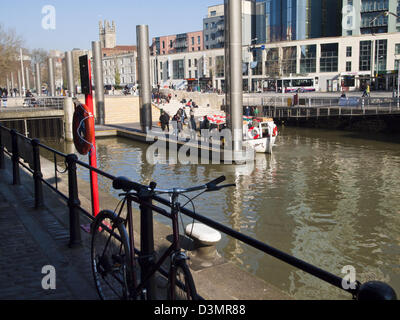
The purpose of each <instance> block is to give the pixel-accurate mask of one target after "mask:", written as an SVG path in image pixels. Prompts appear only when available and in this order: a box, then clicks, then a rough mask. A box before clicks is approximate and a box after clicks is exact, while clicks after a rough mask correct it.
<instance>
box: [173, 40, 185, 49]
mask: <svg viewBox="0 0 400 320" xmlns="http://www.w3.org/2000/svg"><path fill="white" fill-rule="evenodd" d="M187 47H188V44H187V41H176V42H175V43H174V48H175V49H184V48H187Z"/></svg>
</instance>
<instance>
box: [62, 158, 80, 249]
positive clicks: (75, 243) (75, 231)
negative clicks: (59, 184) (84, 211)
mask: <svg viewBox="0 0 400 320" xmlns="http://www.w3.org/2000/svg"><path fill="white" fill-rule="evenodd" d="M66 160H67V168H68V195H69V196H68V207H69V232H70V240H69V247H70V248H75V247H79V246H81V245H82V238H81V231H80V222H79V220H80V219H79V214H80V213H79V208H80V205H81V202H80V200H79V196H78V195H79V193H78V179H77V176H76V161H77V160H78V157H77V156H76V155H75V154H70V155H68V156H67V159H66Z"/></svg>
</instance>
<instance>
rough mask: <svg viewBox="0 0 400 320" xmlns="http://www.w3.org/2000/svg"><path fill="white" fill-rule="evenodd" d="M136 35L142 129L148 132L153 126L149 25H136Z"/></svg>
mask: <svg viewBox="0 0 400 320" xmlns="http://www.w3.org/2000/svg"><path fill="white" fill-rule="evenodd" d="M136 37H137V44H138V61H139V63H138V65H139V85H140V99H139V104H140V125H141V128H142V131H143V132H147V131H149V130H151V128H152V114H151V83H150V50H149V27H148V26H147V25H138V26H136Z"/></svg>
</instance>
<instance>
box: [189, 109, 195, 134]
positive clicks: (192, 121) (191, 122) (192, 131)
mask: <svg viewBox="0 0 400 320" xmlns="http://www.w3.org/2000/svg"><path fill="white" fill-rule="evenodd" d="M189 129H190V140H196V136H197V134H196V131H197V128H196V120H195V118H194V112H192V111H190V120H189Z"/></svg>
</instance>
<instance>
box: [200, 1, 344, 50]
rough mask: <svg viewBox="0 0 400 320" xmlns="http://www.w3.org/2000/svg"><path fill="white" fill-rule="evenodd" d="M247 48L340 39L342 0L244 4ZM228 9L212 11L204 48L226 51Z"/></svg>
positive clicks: (221, 7)
mask: <svg viewBox="0 0 400 320" xmlns="http://www.w3.org/2000/svg"><path fill="white" fill-rule="evenodd" d="M242 14H243V18H242V22H243V35H242V36H243V45H250V44H253V42H252V40H253V39H257V40H254V42H256V43H259V44H260V43H269V42H276V41H288V40H303V39H312V38H320V37H336V36H340V35H341V34H342V23H341V18H342V0H243V1H242ZM224 27H225V25H224V5H223V4H222V5H216V6H211V7H209V8H208V15H207V17H206V18H205V19H203V32H204V48H205V49H206V50H207V49H216V48H223V47H224Z"/></svg>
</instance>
